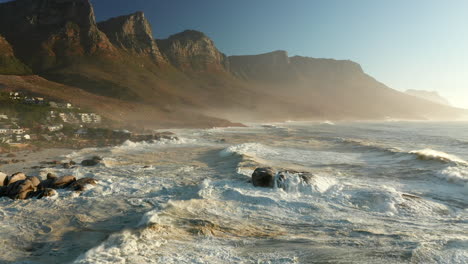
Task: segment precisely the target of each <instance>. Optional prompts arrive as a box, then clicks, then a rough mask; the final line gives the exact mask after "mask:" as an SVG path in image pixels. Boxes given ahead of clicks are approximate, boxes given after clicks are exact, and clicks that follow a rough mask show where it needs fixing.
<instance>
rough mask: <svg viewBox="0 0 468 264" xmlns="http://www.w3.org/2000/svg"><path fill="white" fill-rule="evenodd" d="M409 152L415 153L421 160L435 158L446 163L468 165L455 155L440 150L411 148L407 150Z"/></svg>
mask: <svg viewBox="0 0 468 264" xmlns="http://www.w3.org/2000/svg"><path fill="white" fill-rule="evenodd" d="M408 153H409V154H413V155H416V156H417V158H418V159H421V160H437V161H442V162H448V163H458V164H464V165H468V163H467V162H466V161H465V160H463V159H461V158H459V157H457V156H455V155H451V154H448V153H445V152H442V151H438V150H433V149H422V150H413V151H410V152H408Z"/></svg>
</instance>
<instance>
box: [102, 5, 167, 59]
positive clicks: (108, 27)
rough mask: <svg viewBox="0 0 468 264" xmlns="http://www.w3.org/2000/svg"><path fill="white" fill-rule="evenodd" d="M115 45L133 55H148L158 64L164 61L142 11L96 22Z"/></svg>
mask: <svg viewBox="0 0 468 264" xmlns="http://www.w3.org/2000/svg"><path fill="white" fill-rule="evenodd" d="M98 28H99V29H100V30H102V32H104V33H105V34H106V35H107V36H108V37H109V39H110V41H111V42H112V44H114V46H115V47H117V48H120V49H123V50H125V51H127V52H130V53H132V54H134V55H140V56H150V57H152V58H153V59H154V61H155V62H156V63H158V64H163V63H166V62H167V61H166V59H165V58H164V57H163V56H162V54H161V52H160V51H159V48H158V46H157V45H156V41H155V40H154V39H153V31H152V29H151V25H150V24H149V22H148V20H146V18H145V15H144V14H143V13H142V12H136V13H134V14H130V15H126V16H120V17H116V18H111V19H109V20H107V21H103V22H100V23H98Z"/></svg>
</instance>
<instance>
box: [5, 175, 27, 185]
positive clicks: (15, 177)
mask: <svg viewBox="0 0 468 264" xmlns="http://www.w3.org/2000/svg"><path fill="white" fill-rule="evenodd" d="M22 180H26V174H24V173H22V172H17V173H15V174H13V175H11V176H10V177H8V185H10V184H13V183H15V182H17V181H22Z"/></svg>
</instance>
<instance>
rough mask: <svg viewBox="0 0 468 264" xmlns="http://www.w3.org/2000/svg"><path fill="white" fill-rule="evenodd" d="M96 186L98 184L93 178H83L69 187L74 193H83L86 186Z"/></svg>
mask: <svg viewBox="0 0 468 264" xmlns="http://www.w3.org/2000/svg"><path fill="white" fill-rule="evenodd" d="M96 184H97V182H96V180H95V179H93V178H82V179H79V180H77V181H75V182H74V183H72V184H71V185H70V186H69V188H70V189H72V190H74V191H78V192H82V191H84V190H85V188H86V185H96Z"/></svg>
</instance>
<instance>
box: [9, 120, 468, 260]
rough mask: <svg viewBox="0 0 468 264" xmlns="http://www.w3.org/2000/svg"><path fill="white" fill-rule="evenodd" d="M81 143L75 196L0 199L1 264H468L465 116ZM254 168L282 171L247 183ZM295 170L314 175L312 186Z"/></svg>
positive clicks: (289, 125)
mask: <svg viewBox="0 0 468 264" xmlns="http://www.w3.org/2000/svg"><path fill="white" fill-rule="evenodd" d="M174 132H175V133H176V134H177V136H178V139H174V140H162V141H156V142H142V143H134V142H130V141H127V142H125V143H124V144H123V145H121V146H117V147H108V148H99V149H98V148H93V149H84V150H80V151H76V152H73V153H71V154H69V155H67V156H64V157H63V160H70V159H73V160H75V161H81V160H82V159H85V158H88V157H91V156H94V155H99V156H101V157H103V158H104V160H103V163H102V164H100V165H98V166H96V167H89V168H85V167H78V168H74V169H59V168H54V169H48V170H46V171H42V172H40V174H41V175H44V174H45V173H47V172H49V171H53V172H55V173H57V174H58V175H69V174H71V175H75V176H77V178H81V177H93V178H95V179H97V180H98V181H99V183H98V185H97V186H95V187H92V188H89V189H88V190H86V191H85V192H83V193H82V194H81V195H78V194H75V193H71V192H67V191H59V195H58V197H54V198H49V199H43V200H35V199H33V200H27V201H12V200H9V199H8V198H1V199H0V229H1V230H2V232H1V236H0V245H1V246H0V248H2V254H1V255H0V262H2V261H3V262H4V263H14V262H17V263H80V264H85V263H272V264H273V263H468V162H467V160H468V133H467V132H468V123H461V122H458V123H456V122H453V123H449V122H447V123H435V122H380V123H371V122H349V123H348V122H337V123H333V122H328V121H327V122H286V123H274V124H249V126H248V127H245V128H214V129H205V130H202V129H198V130H189V129H179V130H174ZM257 167H272V168H275V169H277V170H290V171H291V172H289V173H288V177H287V182H286V184H285V185H284V186H283V188H278V187H275V188H272V189H269V188H256V187H254V186H253V185H252V183H251V182H250V176H251V174H252V172H253V171H254V169H255V168H257ZM293 171H298V172H309V173H311V174H312V175H313V177H312V179H311V181H310V182H309V183H304V182H303V181H301V180H300V177H299V176H298V174H297V173H295V172H293Z"/></svg>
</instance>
